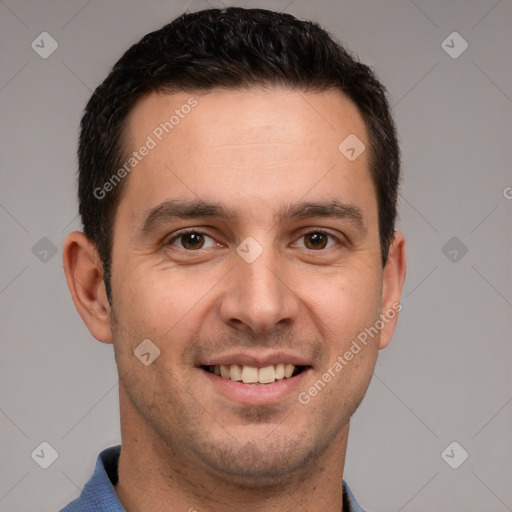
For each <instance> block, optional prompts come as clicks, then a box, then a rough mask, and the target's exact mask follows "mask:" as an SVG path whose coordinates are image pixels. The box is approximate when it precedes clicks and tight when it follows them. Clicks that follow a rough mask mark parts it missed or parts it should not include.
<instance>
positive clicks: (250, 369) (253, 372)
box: [201, 363, 309, 385]
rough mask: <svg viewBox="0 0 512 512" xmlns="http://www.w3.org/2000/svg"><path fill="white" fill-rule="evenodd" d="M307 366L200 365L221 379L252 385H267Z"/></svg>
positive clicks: (287, 364)
mask: <svg viewBox="0 0 512 512" xmlns="http://www.w3.org/2000/svg"><path fill="white" fill-rule="evenodd" d="M308 368H309V367H308V366H304V365H295V364H292V363H278V364H271V365H267V366H264V367H257V366H250V365H242V364H236V363H235V364H216V365H201V369H203V370H204V371H206V372H208V373H210V374H212V375H216V376H217V377H220V378H222V379H226V380H231V381H235V382H240V383H244V384H252V385H260V384H261V385H268V384H273V383H274V382H276V381H285V380H287V379H291V378H292V377H296V376H297V375H300V374H301V373H302V372H304V371H305V370H307V369H308Z"/></svg>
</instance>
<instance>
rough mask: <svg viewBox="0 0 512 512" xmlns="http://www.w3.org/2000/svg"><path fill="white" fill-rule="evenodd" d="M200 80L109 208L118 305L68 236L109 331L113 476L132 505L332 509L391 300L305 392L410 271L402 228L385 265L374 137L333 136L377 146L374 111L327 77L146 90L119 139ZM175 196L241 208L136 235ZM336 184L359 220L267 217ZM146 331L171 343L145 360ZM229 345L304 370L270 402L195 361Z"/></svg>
mask: <svg viewBox="0 0 512 512" xmlns="http://www.w3.org/2000/svg"><path fill="white" fill-rule="evenodd" d="M191 96H193V97H194V98H195V99H196V100H197V102H198V103H197V106H196V107H195V108H194V109H192V110H191V112H190V113H189V114H188V115H187V116H185V117H184V119H181V120H180V123H179V124H178V125H176V126H175V127H174V129H173V131H172V132H171V133H170V134H168V135H166V136H165V137H164V138H163V140H162V141H161V142H159V143H158V144H157V146H156V147H155V148H154V149H152V150H151V151H150V152H149V154H148V155H147V156H146V157H145V158H144V159H143V160H142V161H141V162H140V163H139V164H138V165H137V166H136V168H134V170H133V171H132V172H131V174H130V175H129V177H128V178H126V180H127V182H126V183H125V185H126V188H125V189H124V190H123V195H122V198H121V201H120V203H119V207H118V210H117V212H116V216H115V223H114V244H113V265H112V293H113V306H112V308H111V307H110V305H109V303H108V301H107V298H106V295H105V289H104V285H103V282H102V268H101V262H100V261H99V258H98V255H97V253H96V251H95V248H94V246H93V245H92V244H91V243H90V242H89V241H88V240H87V239H86V238H85V236H84V235H83V234H82V233H80V232H74V233H71V234H70V235H69V236H68V238H67V240H66V243H65V247H64V267H65V272H66V278H67V281H68V285H69V288H70V291H71V294H72V297H73V300H74V303H75V306H76V308H77V310H78V311H79V313H80V315H81V317H82V319H83V320H84V322H85V323H86V325H87V327H88V328H89V330H90V332H91V334H92V335H93V336H94V337H95V338H96V339H98V340H99V341H101V342H103V343H113V346H114V351H115V357H116V362H117V366H118V372H119V382H120V385H119V392H120V412H121V434H122V451H121V456H120V463H119V483H118V484H117V485H116V487H115V489H116V492H117V494H118V496H119V498H120V501H121V502H122V504H123V506H124V507H125V508H126V510H127V511H129V512H146V511H148V512H149V511H160V510H162V511H163V510H168V507H169V504H172V506H173V510H194V509H196V510H197V511H220V510H222V511H225V510H239V509H240V508H241V507H243V509H244V510H245V511H249V512H250V511H263V510H265V511H274V510H275V511H277V510H279V511H291V510H296V509H297V506H298V503H300V505H301V506H302V508H303V509H304V510H325V511H336V512H338V511H339V510H341V504H342V494H341V489H342V478H343V468H344V460H345V454H346V447H347V439H348V432H349V422H350V417H351V416H352V414H353V413H354V412H355V410H356V409H357V407H358V405H359V404H360V402H361V400H362V399H363V397H364V394H365V392H366V389H367V387H368V384H369V382H370V379H371V376H372V373H373V369H374V366H375V363H376V359H377V354H378V351H379V350H380V349H383V348H384V347H386V346H387V345H388V343H389V342H390V340H391V337H392V334H393V332H394V329H395V326H396V321H397V318H398V314H396V315H394V318H393V319H391V320H389V321H388V322H386V323H385V324H384V326H383V328H382V330H381V331H380V333H379V334H378V335H376V336H374V337H373V338H369V342H368V344H367V345H366V346H365V347H364V348H362V350H361V351H360V352H359V353H358V354H357V355H355V356H354V358H353V359H352V360H351V361H349V362H348V363H347V364H346V366H345V367H344V368H343V370H342V371H341V372H338V373H336V376H335V377H333V378H332V379H331V380H330V382H328V383H327V385H326V386H325V388H323V389H322V390H321V391H320V392H318V394H316V396H314V397H312V398H311V400H310V401H309V403H307V404H305V405H304V404H301V403H300V402H299V400H298V393H299V392H300V391H305V390H306V391H307V390H308V389H309V388H311V386H313V385H314V383H315V382H316V381H318V379H319V378H321V377H322V375H323V374H324V373H325V372H326V371H327V370H328V369H329V368H330V367H331V368H332V366H333V363H334V361H336V358H337V357H338V356H339V355H340V354H344V353H345V352H346V351H347V350H349V348H350V346H351V343H352V342H353V340H355V339H356V338H357V336H358V334H360V333H361V332H362V331H364V329H365V328H367V327H369V326H373V325H374V324H375V322H376V321H377V320H378V319H379V314H385V313H386V312H387V311H389V310H391V309H393V305H395V307H396V304H397V303H398V302H399V301H400V295H401V291H402V287H403V284H404V280H405V271H406V263H405V241H404V236H403V234H402V233H400V232H396V233H395V238H394V241H393V243H392V245H391V247H390V251H389V257H388V260H387V264H386V266H385V268H382V263H381V256H380V244H379V235H378V216H377V199H376V194H375V189H374V186H373V183H372V180H371V177H370V174H369V171H368V150H366V151H364V152H363V153H362V154H361V156H359V157H358V158H357V159H356V160H355V161H353V162H351V161H349V160H348V159H347V158H345V156H344V155H343V154H341V153H340V151H339V150H338V145H339V144H340V142H341V141H342V140H344V139H345V138H346V137H347V136H348V135H349V134H356V136H357V137H358V138H359V139H360V140H362V141H363V143H364V144H365V145H366V148H369V142H368V136H367V133H366V129H365V126H364V122H363V119H362V117H361V115H360V114H359V112H358V110H357V108H356V107H355V106H354V104H352V103H351V101H350V100H348V99H347V98H346V97H344V96H343V95H342V94H341V93H340V92H338V91H334V90H331V91H327V92H323V93H300V94H299V93H297V92H293V91H289V90H287V89H278V88H272V89H270V90H267V91H263V90H260V89H248V90H238V91H233V90H229V91H225V90H224V91H221V90H214V91H209V92H208V93H205V94H197V93H196V94H194V95H192V94H188V93H184V92H182V93H176V94H172V95H169V94H157V93H151V94H150V95H148V96H146V97H144V98H142V99H141V100H140V101H139V102H138V103H137V104H136V105H135V107H134V109H133V110H132V112H131V114H130V115H129V118H128V119H127V127H126V132H125V145H126V147H127V148H129V149H130V151H131V150H134V149H136V148H138V147H140V145H142V144H143V143H144V141H145V140H146V138H147V136H148V135H150V134H151V133H152V132H153V130H154V129H155V127H156V126H158V125H159V123H160V122H163V121H164V120H166V119H168V118H169V115H170V114H172V113H173V111H174V110H175V109H177V108H178V109H179V108H180V107H181V106H182V105H183V104H185V103H186V102H187V100H188V99H189V98H190V97H191ZM172 199H180V200H184V199H187V200H188V199H189V200H198V199H200V200H202V201H205V202H223V203H226V204H228V205H229V206H230V207H231V208H232V209H233V211H234V212H235V213H236V216H237V217H236V219H231V220H229V221H226V220H222V219H218V218H215V217H213V218H211V217H204V218H200V219H197V218H190V219H168V220H166V221H163V222H160V223H158V225H157V226H156V228H155V229H154V230H152V231H150V232H145V233H144V234H143V235H142V236H141V235H140V228H141V227H142V225H143V223H144V220H145V218H146V215H147V213H148V211H150V210H151V209H152V208H154V207H155V206H157V205H159V204H160V203H162V202H163V201H167V200H172ZM333 199H336V200H338V201H340V202H342V203H345V204H350V205H352V206H355V207H357V208H358V209H359V210H360V212H361V214H362V218H363V222H364V226H365V229H361V227H360V226H359V225H358V224H356V223H355V222H353V221H351V220H350V219H339V218H324V217H320V216H313V217H311V216H310V217H307V218H303V219H299V220H297V219H290V218H284V219H281V220H279V221H277V222H276V218H275V217H274V213H275V212H277V211H279V209H281V208H283V207H286V206H287V205H289V204H293V203H296V202H300V201H310V202H318V201H331V200H333ZM191 227H192V228H195V229H197V231H199V232H200V233H204V234H205V235H208V236H207V237H205V238H204V248H202V249H193V250H192V249H190V245H187V238H186V237H185V239H183V238H180V237H178V238H175V237H176V233H177V232H178V231H179V230H182V229H184V228H191ZM318 229H324V230H327V231H328V232H329V234H330V235H332V237H331V236H329V237H327V238H322V237H321V236H320V239H321V240H322V241H323V242H326V243H327V245H326V246H325V248H320V249H319V248H317V246H314V245H313V246H312V244H311V235H312V234H314V233H315V232H317V231H318ZM308 234H309V236H306V235H308ZM247 237H252V238H254V239H255V240H256V241H257V242H258V244H259V245H260V246H261V248H262V253H261V255H260V256H259V257H258V258H257V259H256V260H255V261H254V262H252V263H247V262H246V261H244V260H243V259H242V258H241V257H240V256H239V255H238V254H237V252H236V248H237V247H238V246H239V245H240V243H241V242H242V241H243V240H245V239H246V238H247ZM199 245H200V244H199ZM320 245H321V247H324V246H323V245H322V244H320ZM144 339H150V340H152V342H153V343H154V344H155V345H156V346H157V347H158V348H159V349H160V352H161V353H160V356H159V357H158V358H157V359H156V360H155V361H154V362H153V363H152V364H150V365H149V366H145V365H143V364H141V362H140V361H139V359H138V358H136V357H135V356H134V353H133V352H134V350H135V348H136V347H137V346H138V345H139V344H140V343H141V341H142V340H144ZM233 351H237V352H242V353H243V352H250V353H251V354H273V353H275V352H276V351H285V352H289V353H293V354H296V355H299V356H301V357H303V358H304V359H306V360H307V361H308V364H309V365H310V369H309V370H308V371H307V372H306V373H305V374H304V375H303V378H302V380H301V382H300V386H299V387H297V389H294V390H293V392H290V393H288V394H286V395H285V396H283V397H282V398H280V399H279V400H276V401H275V403H258V404H255V403H251V401H250V400H249V401H248V403H240V402H238V401H236V400H231V399H229V398H227V397H226V396H225V395H222V394H220V393H219V392H218V390H217V388H216V387H215V386H213V385H211V380H210V379H211V377H206V376H205V372H204V370H202V369H200V368H198V367H197V365H198V364H199V363H200V362H204V361H205V360H207V359H208V358H210V359H211V358H214V357H215V356H217V355H219V354H226V353H231V352H233ZM331 371H332V370H331Z"/></svg>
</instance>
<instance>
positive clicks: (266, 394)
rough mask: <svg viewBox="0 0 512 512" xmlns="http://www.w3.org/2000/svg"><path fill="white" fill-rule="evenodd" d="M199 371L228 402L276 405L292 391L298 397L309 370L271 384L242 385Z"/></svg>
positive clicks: (239, 382) (238, 382)
mask: <svg viewBox="0 0 512 512" xmlns="http://www.w3.org/2000/svg"><path fill="white" fill-rule="evenodd" d="M199 370H200V371H201V373H202V374H203V375H204V376H205V377H206V378H207V379H208V380H209V382H210V383H211V384H212V386H213V387H214V388H215V390H216V391H217V392H218V393H219V394H221V395H223V396H225V397H226V398H228V399H229V400H232V401H235V402H239V403H241V404H244V405H260V404H261V405H277V404H279V403H281V402H282V401H283V399H285V398H286V397H287V396H289V395H291V394H292V393H293V392H294V391H295V392H296V394H297V396H298V389H301V388H302V389H303V388H304V384H303V382H304V379H305V378H306V376H307V374H309V372H310V370H311V369H310V368H306V369H305V370H303V371H302V372H301V373H299V374H298V375H295V376H294V377H290V378H288V379H281V380H276V381H274V382H272V383H271V384H244V383H243V382H241V381H234V380H231V379H225V378H224V377H219V376H218V375H215V374H213V373H210V372H207V371H206V370H203V369H202V368H200V369H199Z"/></svg>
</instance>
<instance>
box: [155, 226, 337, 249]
mask: <svg viewBox="0 0 512 512" xmlns="http://www.w3.org/2000/svg"><path fill="white" fill-rule="evenodd" d="M189 233H196V234H198V235H203V236H206V237H208V238H211V239H212V240H214V238H213V237H212V236H210V235H208V234H207V233H204V232H203V231H199V230H197V229H194V228H190V229H184V230H183V231H180V232H179V233H177V234H176V235H174V236H173V237H172V238H171V239H170V240H169V241H168V242H166V243H165V245H166V246H167V245H173V242H174V241H175V240H178V239H179V238H181V237H182V236H183V235H188V234H189ZM314 233H322V234H324V235H326V236H328V237H330V238H331V239H333V240H335V241H336V242H337V244H338V245H343V243H342V242H341V241H340V239H339V238H338V237H336V236H334V235H333V234H332V233H331V232H329V231H327V230H325V229H321V228H318V229H314V230H312V231H308V232H307V233H304V234H303V235H301V236H300V237H299V239H300V238H303V237H305V236H307V235H312V234H314ZM178 248H179V249H183V250H184V251H187V252H198V251H200V250H202V249H196V250H195V251H194V250H191V249H185V248H184V247H178ZM207 249H208V247H207ZM305 249H306V250H308V249H307V247H306V248H305ZM327 249H332V247H328V248H327ZM327 249H317V250H316V251H315V250H314V249H309V250H310V251H312V252H321V251H326V250H327Z"/></svg>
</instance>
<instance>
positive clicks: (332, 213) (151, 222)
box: [138, 199, 367, 236]
mask: <svg viewBox="0 0 512 512" xmlns="http://www.w3.org/2000/svg"><path fill="white" fill-rule="evenodd" d="M205 217H206V218H217V219H220V220H223V221H236V220H237V219H238V215H237V213H236V211H235V210H234V209H233V208H232V207H231V206H229V205H227V204H225V203H208V202H205V201H201V200H192V201H183V200H178V199H174V200H167V201H164V202H163V203H160V204H159V205H158V206H156V207H154V208H152V209H151V210H149V212H148V213H147V215H146V217H145V220H144V221H143V223H142V225H141V227H140V228H139V229H138V233H139V235H140V236H144V235H145V234H148V233H151V232H152V231H154V230H155V229H156V228H157V227H158V226H159V225H161V224H165V223H167V222H171V221H174V220H176V219H197V218H205ZM310 217H324V218H333V219H341V220H347V221H349V222H350V223H352V224H354V225H355V227H356V228H357V229H358V230H359V231H361V232H363V233H366V231H367V226H366V223H365V221H364V216H363V213H362V211H361V209H360V208H359V207H357V206H355V205H353V204H348V203H343V202H341V201H339V200H338V199H331V200H329V201H319V202H308V201H301V202H298V203H292V204H288V205H285V206H283V207H281V208H280V209H279V210H278V211H277V212H276V213H275V215H274V220H275V222H276V223H280V222H282V221H283V220H288V219H289V220H301V219H307V218H310Z"/></svg>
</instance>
